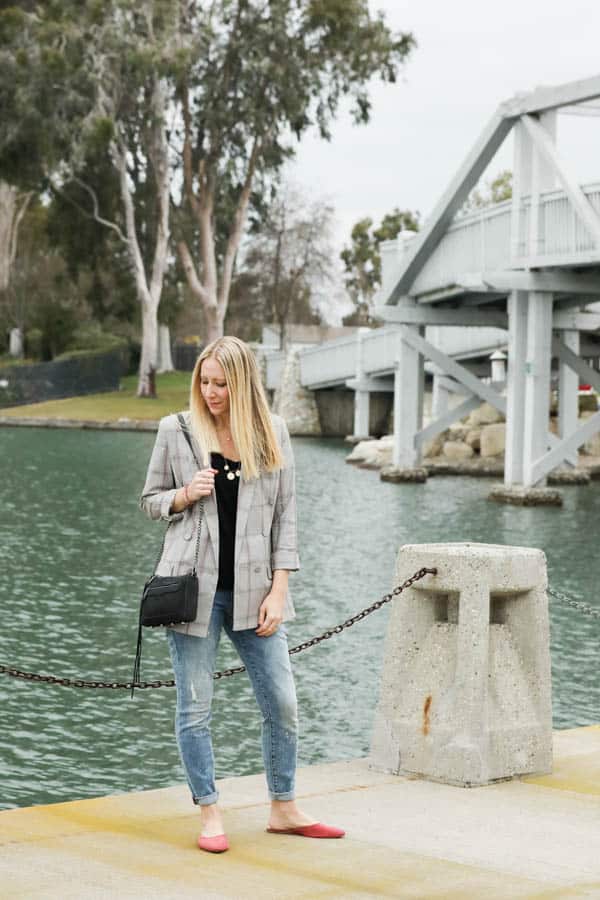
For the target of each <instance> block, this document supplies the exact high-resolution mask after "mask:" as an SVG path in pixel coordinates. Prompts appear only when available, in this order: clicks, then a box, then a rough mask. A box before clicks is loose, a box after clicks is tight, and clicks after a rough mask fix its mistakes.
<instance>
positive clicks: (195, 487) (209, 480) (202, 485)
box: [187, 466, 219, 501]
mask: <svg viewBox="0 0 600 900" xmlns="http://www.w3.org/2000/svg"><path fill="white" fill-rule="evenodd" d="M218 471H219V470H218V469H211V468H210V466H209V467H208V468H206V469H199V470H198V471H197V472H196V474H195V475H194V477H193V478H192V480H191V481H190V482H189V484H188V486H187V495H188V497H189V498H190V500H193V501H196V500H200V499H201V498H202V497H208V496H209V495H210V494H211V493H212V491H213V488H214V486H215V475H216V474H217V472H218Z"/></svg>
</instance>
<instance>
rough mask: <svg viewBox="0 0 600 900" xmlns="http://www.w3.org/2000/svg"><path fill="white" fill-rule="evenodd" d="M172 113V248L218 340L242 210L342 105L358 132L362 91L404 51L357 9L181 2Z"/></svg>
mask: <svg viewBox="0 0 600 900" xmlns="http://www.w3.org/2000/svg"><path fill="white" fill-rule="evenodd" d="M180 14H181V18H180V27H181V35H180V37H181V47H182V55H181V62H182V65H181V68H180V74H179V78H178V87H177V99H178V101H179V104H180V110H181V129H180V143H179V149H180V153H181V157H182V160H183V197H182V205H183V207H184V212H185V213H186V214H187V215H188V216H189V217H190V218H191V222H192V224H193V233H194V234H195V240H194V242H193V243H192V241H190V240H189V238H188V237H186V234H185V230H183V229H182V233H181V234H180V235H179V239H178V241H177V246H178V251H179V255H180V258H181V262H182V264H183V268H184V270H185V274H186V278H187V281H188V284H189V287H190V289H191V291H192V292H193V295H194V296H195V297H196V298H197V299H198V301H199V302H200V303H201V304H202V306H203V309H204V312H205V319H206V323H207V338H208V339H211V338H214V337H217V336H219V335H220V334H222V329H223V320H224V317H225V314H226V311H227V304H228V298H229V292H230V289H231V283H232V277H233V272H234V264H235V258H236V254H237V251H238V249H239V246H240V241H241V238H242V234H243V231H244V224H245V220H246V217H247V214H248V211H249V209H250V208H251V207H252V205H253V204H254V203H255V201H257V200H258V199H259V198H260V196H261V195H263V194H264V191H265V190H266V189H267V188H268V186H269V184H272V183H273V181H274V180H276V177H277V174H278V172H279V171H280V169H281V167H282V165H283V164H284V162H285V161H286V160H287V159H289V158H290V157H291V156H292V155H293V153H294V147H295V141H298V140H300V138H301V137H302V135H303V134H305V133H306V132H307V130H308V129H310V128H313V127H314V128H316V129H317V131H318V132H319V133H320V135H321V137H323V138H325V139H327V138H329V137H330V128H331V123H332V120H333V119H334V117H335V115H336V113H337V112H338V110H339V108H340V105H341V104H342V102H344V101H345V102H347V103H348V104H349V108H350V110H351V113H352V115H353V117H354V121H355V122H356V123H357V124H364V123H366V122H368V120H369V114H370V101H369V91H368V88H369V83H370V81H371V79H372V78H373V77H374V76H379V77H380V78H381V79H383V80H384V81H389V82H393V81H395V79H396V77H397V74H398V71H399V69H400V67H401V65H402V64H403V62H404V61H405V60H406V58H407V57H408V56H409V54H410V52H411V50H412V48H413V47H414V45H415V40H414V38H413V36H412V35H411V34H409V33H399V34H395V33H393V32H392V31H391V30H390V28H389V27H388V25H387V23H386V21H385V18H384V16H383V14H381V13H379V14H376V15H372V14H371V13H370V11H369V4H368V0H212V2H210V3H208V2H197V0H181V3H180Z"/></svg>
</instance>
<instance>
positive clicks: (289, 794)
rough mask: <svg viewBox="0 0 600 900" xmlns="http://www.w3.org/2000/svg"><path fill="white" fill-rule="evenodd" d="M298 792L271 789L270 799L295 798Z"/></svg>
mask: <svg viewBox="0 0 600 900" xmlns="http://www.w3.org/2000/svg"><path fill="white" fill-rule="evenodd" d="M295 799H296V792H295V791H284V792H283V793H282V792H279V793H274V791H269V800H295Z"/></svg>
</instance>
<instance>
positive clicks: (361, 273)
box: [340, 208, 419, 325]
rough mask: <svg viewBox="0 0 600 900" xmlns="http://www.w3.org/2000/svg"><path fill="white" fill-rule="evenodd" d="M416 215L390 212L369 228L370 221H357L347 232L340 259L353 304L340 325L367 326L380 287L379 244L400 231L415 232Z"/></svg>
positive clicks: (416, 224)
mask: <svg viewBox="0 0 600 900" xmlns="http://www.w3.org/2000/svg"><path fill="white" fill-rule="evenodd" d="M418 230H419V213H418V212H411V211H410V210H400V209H398V208H396V209H394V210H393V211H392V212H391V213H387V214H386V215H385V216H384V217H383V219H382V220H381V224H380V225H379V227H378V228H375V229H373V220H372V219H370V218H368V217H367V218H364V219H360V220H359V221H358V222H357V223H356V225H354V227H353V229H352V231H351V233H350V246H349V247H344V249H343V250H342V252H341V254H340V256H341V259H342V262H343V263H344V270H345V272H346V279H345V282H346V287H347V289H348V293H349V294H350V298H351V300H352V302H353V303H354V307H355V308H354V310H353V311H352V313H350V314H349V315H347V316H344V318H343V322H344V325H371V324H373V318H372V315H371V305H372V300H373V296H374V294H375V291H376V290H377V288H378V287H380V285H381V254H380V252H379V247H380V245H381V243H382V241H390V240H393V239H394V238H396V237H397V236H398V234H399V233H400V232H401V231H418Z"/></svg>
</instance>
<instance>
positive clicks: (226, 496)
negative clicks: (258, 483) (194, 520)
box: [210, 453, 241, 591]
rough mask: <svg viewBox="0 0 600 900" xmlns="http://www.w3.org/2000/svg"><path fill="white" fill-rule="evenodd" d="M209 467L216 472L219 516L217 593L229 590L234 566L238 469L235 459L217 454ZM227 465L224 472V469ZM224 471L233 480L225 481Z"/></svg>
mask: <svg viewBox="0 0 600 900" xmlns="http://www.w3.org/2000/svg"><path fill="white" fill-rule="evenodd" d="M210 464H211V466H212V468H213V469H218V473H217V474H216V475H215V496H216V499H217V512H218V515H219V580H218V581H217V590H223V591H225V590H228V591H232V590H233V575H234V565H235V522H236V517H237V499H238V490H239V484H240V477H241V476H238V475H235V473H236V472H237V471H239V468H240V465H241V464H240V462H239V460H234V459H227V458H226V457H225V456H223V455H222V454H221V453H211V455H210ZM225 466H228V467H229V468H228V470H226V469H225ZM228 472H233V473H234V477H233V478H231V479H230V478H228V477H227V475H228Z"/></svg>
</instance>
